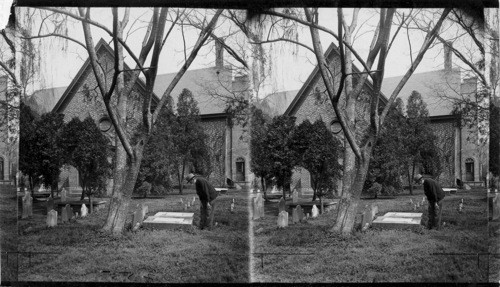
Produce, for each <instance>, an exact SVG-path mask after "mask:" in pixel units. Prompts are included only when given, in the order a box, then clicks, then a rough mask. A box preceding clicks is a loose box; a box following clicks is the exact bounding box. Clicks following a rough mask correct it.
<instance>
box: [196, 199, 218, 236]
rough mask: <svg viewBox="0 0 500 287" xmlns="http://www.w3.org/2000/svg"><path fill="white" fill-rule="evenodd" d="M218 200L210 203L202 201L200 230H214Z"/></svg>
mask: <svg viewBox="0 0 500 287" xmlns="http://www.w3.org/2000/svg"><path fill="white" fill-rule="evenodd" d="M216 205H217V199H214V200H212V201H210V202H208V201H206V200H202V201H201V204H200V229H205V228H206V227H208V228H212V227H213V226H214V216H215V206H216Z"/></svg>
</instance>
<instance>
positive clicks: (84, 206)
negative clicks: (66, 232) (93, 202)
mask: <svg viewBox="0 0 500 287" xmlns="http://www.w3.org/2000/svg"><path fill="white" fill-rule="evenodd" d="M80 212H81V214H82V217H85V216H87V214H88V212H89V210H88V209H87V206H86V205H85V203H84V204H82V208H81V209H80Z"/></svg>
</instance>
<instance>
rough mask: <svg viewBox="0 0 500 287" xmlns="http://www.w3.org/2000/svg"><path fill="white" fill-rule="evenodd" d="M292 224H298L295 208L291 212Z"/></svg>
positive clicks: (297, 212)
mask: <svg viewBox="0 0 500 287" xmlns="http://www.w3.org/2000/svg"><path fill="white" fill-rule="evenodd" d="M292 223H293V224H297V223H299V210H298V208H297V207H295V208H294V209H293V211H292Z"/></svg>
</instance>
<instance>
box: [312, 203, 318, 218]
mask: <svg viewBox="0 0 500 287" xmlns="http://www.w3.org/2000/svg"><path fill="white" fill-rule="evenodd" d="M318 215H319V210H318V208H317V207H316V204H315V205H313V207H312V209H311V217H312V218H316V217H318Z"/></svg>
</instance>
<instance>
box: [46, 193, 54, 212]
mask: <svg viewBox="0 0 500 287" xmlns="http://www.w3.org/2000/svg"><path fill="white" fill-rule="evenodd" d="M52 209H54V199H53V198H52V196H49V198H47V214H49V211H51V210H52Z"/></svg>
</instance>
